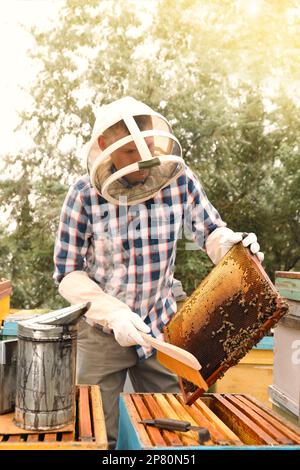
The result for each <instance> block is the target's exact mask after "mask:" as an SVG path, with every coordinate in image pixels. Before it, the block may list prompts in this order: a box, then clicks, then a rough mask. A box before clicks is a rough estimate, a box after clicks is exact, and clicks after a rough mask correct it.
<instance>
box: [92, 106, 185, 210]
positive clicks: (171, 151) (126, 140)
mask: <svg viewBox="0 0 300 470" xmlns="http://www.w3.org/2000/svg"><path fill="white" fill-rule="evenodd" d="M112 126H113V127H112ZM99 136H103V137H102V139H104V142H105V144H104V146H103V148H102V149H101V148H100V145H99V143H98V138H99ZM83 152H84V158H85V160H86V164H87V168H88V172H89V175H90V178H91V183H92V185H93V187H94V188H95V189H96V191H97V192H98V193H99V194H100V195H101V196H102V197H104V198H105V199H106V200H107V201H109V202H112V203H113V204H128V205H131V204H137V203H139V202H143V201H146V200H147V199H150V198H151V197H153V196H154V195H155V194H156V193H157V192H158V191H160V190H161V189H162V188H164V187H166V186H168V185H169V184H170V183H171V182H172V181H173V180H174V179H176V178H178V176H179V175H180V174H181V173H182V172H183V170H184V161H183V159H182V150H181V146H180V143H179V142H178V140H177V139H176V137H175V136H174V134H173V133H172V129H171V126H170V124H169V123H168V121H167V120H166V119H165V118H164V117H163V116H162V115H160V114H159V113H156V112H155V111H153V110H152V109H151V108H150V107H149V106H147V105H146V104H144V103H142V102H140V101H137V100H135V99H134V98H131V97H125V98H121V99H120V100H117V101H114V102H113V103H110V104H107V105H104V106H101V107H100V108H99V110H98V112H97V116H96V122H95V125H94V128H93V133H92V137H91V140H90V141H89V142H88V143H87V144H86V145H85V146H84V151H83Z"/></svg>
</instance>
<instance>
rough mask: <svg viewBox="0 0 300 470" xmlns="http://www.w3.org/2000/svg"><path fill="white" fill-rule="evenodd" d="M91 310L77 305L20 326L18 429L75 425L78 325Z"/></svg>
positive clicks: (39, 429) (17, 400) (85, 306)
mask: <svg viewBox="0 0 300 470" xmlns="http://www.w3.org/2000/svg"><path fill="white" fill-rule="evenodd" d="M89 307H90V304H89V303H87V304H80V305H74V306H71V307H67V308H64V309H61V310H56V311H53V312H50V313H47V314H44V315H41V316H38V317H35V318H32V319H30V320H25V321H21V322H19V324H18V339H19V348H18V367H17V391H16V408H15V423H16V425H17V426H19V427H21V428H25V429H30V430H35V431H44V430H49V429H57V428H60V427H62V426H65V425H68V424H72V423H73V422H74V418H75V380H76V345H77V329H78V328H77V324H78V321H79V320H80V318H81V317H82V315H84V314H85V312H86V311H87V310H88V309H89Z"/></svg>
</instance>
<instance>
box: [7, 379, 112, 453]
mask: <svg viewBox="0 0 300 470" xmlns="http://www.w3.org/2000/svg"><path fill="white" fill-rule="evenodd" d="M5 419H6V420H7V419H8V415H2V416H0V420H5ZM11 419H12V418H11ZM0 424H1V423H0ZM1 427H3V426H1ZM69 428H70V427H68V429H69ZM7 429H8V427H7ZM107 448H108V445H107V436H106V430H105V424H104V415H103V409H102V401H101V393H100V389H99V387H98V385H78V386H77V388H76V419H75V425H74V427H73V430H71V431H70V430H68V431H59V429H58V430H55V431H53V432H49V431H47V432H39V433H33V432H30V431H27V430H25V429H24V430H23V429H21V428H20V429H19V428H18V430H15V431H12V430H10V431H9V432H8V433H7V434H0V450H100V449H107Z"/></svg>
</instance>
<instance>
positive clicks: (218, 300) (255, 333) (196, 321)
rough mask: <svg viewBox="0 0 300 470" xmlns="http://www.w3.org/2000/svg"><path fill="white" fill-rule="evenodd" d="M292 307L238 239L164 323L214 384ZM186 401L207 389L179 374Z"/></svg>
mask: <svg viewBox="0 0 300 470" xmlns="http://www.w3.org/2000/svg"><path fill="white" fill-rule="evenodd" d="M287 311H288V305H287V304H286V303H285V302H284V301H283V299H282V298H281V297H280V295H279V293H278V292H277V290H276V289H275V286H274V285H273V284H272V282H271V280H270V279H269V277H268V275H267V274H266V272H265V270H264V269H263V267H262V265H261V263H260V262H259V261H258V260H257V258H256V257H255V256H253V255H251V254H250V252H249V250H248V249H246V248H245V247H244V246H243V245H242V243H238V244H237V245H235V246H234V247H233V248H232V249H231V250H230V251H229V252H228V253H227V255H225V257H224V258H223V259H222V260H221V261H220V263H219V264H218V265H217V266H215V267H214V268H213V270H212V271H211V272H210V273H209V275H208V276H207V277H206V278H205V279H204V280H203V281H202V282H201V283H200V285H199V286H198V288H197V289H196V290H195V291H194V293H193V294H192V295H191V297H190V298H189V299H187V301H186V302H185V303H184V305H183V307H182V308H181V309H180V311H179V312H178V313H177V314H175V316H174V317H173V318H172V319H171V321H170V322H169V323H168V325H167V326H166V327H165V328H164V334H165V339H166V341H168V342H170V343H171V344H174V345H176V346H179V347H181V348H183V349H185V350H187V351H189V352H190V353H192V354H194V355H195V356H196V358H197V359H198V360H199V362H200V364H201V366H202V369H201V370H200V374H201V376H202V378H203V379H204V381H205V382H206V384H207V387H210V386H211V385H213V384H214V383H215V382H216V380H217V379H219V378H221V377H222V376H223V375H224V373H225V372H226V370H227V369H229V368H230V367H231V366H233V365H235V364H237V363H238V362H239V360H240V359H241V358H242V357H243V356H244V355H245V354H246V353H247V352H248V351H249V350H250V349H251V348H252V347H253V346H254V345H255V344H257V343H258V341H259V340H260V339H261V338H262V337H263V336H264V335H265V334H266V333H267V331H268V330H269V329H270V328H271V327H272V326H274V325H275V324H276V323H277V322H278V321H279V320H280V318H281V317H282V316H283V315H284V314H285V313H286V312H287ZM180 386H181V390H182V393H183V396H184V399H185V402H186V403H189V404H191V403H193V402H194V401H195V400H196V399H197V398H199V397H200V396H201V395H202V394H203V393H204V392H205V390H204V388H201V387H195V386H193V385H192V384H190V383H189V382H187V381H185V380H182V379H180Z"/></svg>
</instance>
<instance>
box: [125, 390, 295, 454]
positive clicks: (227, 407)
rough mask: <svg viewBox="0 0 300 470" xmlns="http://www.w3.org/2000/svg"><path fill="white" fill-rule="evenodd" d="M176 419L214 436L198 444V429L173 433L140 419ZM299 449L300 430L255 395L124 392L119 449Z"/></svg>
mask: <svg viewBox="0 0 300 470" xmlns="http://www.w3.org/2000/svg"><path fill="white" fill-rule="evenodd" d="M149 418H150V419H154V418H173V419H179V420H184V421H189V422H190V423H191V424H192V425H194V426H200V427H205V428H207V429H208V431H209V433H210V436H211V439H210V440H209V441H207V442H206V443H205V444H201V445H200V444H199V441H198V435H197V433H196V432H195V431H189V432H177V431H176V432H173V431H167V430H161V429H157V428H155V427H153V426H148V425H144V424H142V423H140V421H141V420H143V419H149ZM274 446H275V447H276V448H277V449H291V450H298V451H299V450H300V430H299V428H298V429H297V428H296V427H295V426H293V425H292V424H290V423H288V422H287V421H285V420H284V419H282V418H281V417H279V416H278V415H277V414H275V413H274V412H273V411H272V410H270V409H269V408H267V407H265V406H264V405H262V404H261V403H260V402H258V401H257V400H256V399H254V398H253V397H250V396H248V395H243V394H217V393H214V394H206V395H205V396H203V397H201V398H198V399H197V400H196V401H195V402H194V403H193V404H192V405H190V406H189V405H186V404H185V403H184V399H183V396H182V395H181V394H159V393H155V394H149V393H148V394H121V398H120V428H119V438H118V443H117V449H119V450H134V449H135V450H140V449H146V450H148V449H156V450H159V449H170V448H175V449H177V450H178V449H198V450H201V449H202V450H204V449H205V450H208V449H211V450H222V449H227V450H228V449H231V450H241V449H242V450H251V449H252V450H256V449H270V448H271V447H272V448H274Z"/></svg>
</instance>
